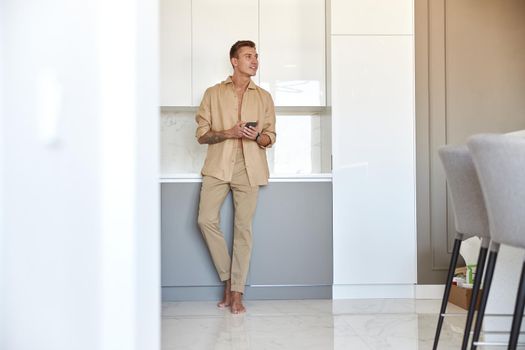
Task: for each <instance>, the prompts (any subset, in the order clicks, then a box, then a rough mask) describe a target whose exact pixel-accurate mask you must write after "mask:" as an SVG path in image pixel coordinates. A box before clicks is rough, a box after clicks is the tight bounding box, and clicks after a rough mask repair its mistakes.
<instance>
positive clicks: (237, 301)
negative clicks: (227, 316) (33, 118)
mask: <svg viewBox="0 0 525 350" xmlns="http://www.w3.org/2000/svg"><path fill="white" fill-rule="evenodd" d="M231 304H232V305H231V310H232V314H242V313H243V312H246V308H245V307H244V305H243V304H242V293H240V292H231Z"/></svg>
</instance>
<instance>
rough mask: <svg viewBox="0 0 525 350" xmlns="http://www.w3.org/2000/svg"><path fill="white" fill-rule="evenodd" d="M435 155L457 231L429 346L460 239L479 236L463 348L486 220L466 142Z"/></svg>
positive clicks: (445, 300) (483, 251) (440, 324)
mask: <svg viewBox="0 0 525 350" xmlns="http://www.w3.org/2000/svg"><path fill="white" fill-rule="evenodd" d="M439 156H440V158H441V162H442V163H443V167H444V169H445V175H446V178H447V182H448V187H449V190H450V196H451V198H452V206H453V208H454V219H455V226H456V232H457V234H456V238H455V240H454V249H453V250H452V258H451V260H450V266H449V269H448V275H447V282H446V285H445V293H444V294H443V300H442V301H441V310H440V313H439V319H438V324H437V328H436V335H435V337H434V346H433V349H434V350H436V349H437V346H438V342H439V336H440V333H441V328H442V327H443V320H444V317H445V315H446V313H445V312H446V307H447V303H448V298H449V295H450V289H451V286H452V278H453V277H454V270H455V267H456V264H457V260H458V255H459V249H460V247H461V242H462V241H463V240H465V239H467V238H469V237H472V236H479V237H480V238H481V249H480V252H479V257H478V265H477V268H476V271H477V273H476V278H475V280H474V285H473V288H472V299H471V301H470V305H469V309H468V313H467V321H466V325H465V332H464V334H463V343H462V349H467V346H468V339H469V336H470V329H471V327H472V322H473V319H474V313H475V309H476V301H477V299H478V294H479V289H480V285H481V278H482V276H483V270H484V264H485V260H486V256H487V250H488V246H489V244H490V235H489V224H488V218H487V211H486V209H485V202H484V200H483V194H482V192H481V186H480V184H479V181H478V176H477V173H476V168H475V166H474V163H473V161H472V157H471V155H470V152H469V150H468V148H467V146H444V147H442V148H440V149H439Z"/></svg>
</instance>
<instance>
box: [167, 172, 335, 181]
mask: <svg viewBox="0 0 525 350" xmlns="http://www.w3.org/2000/svg"><path fill="white" fill-rule="evenodd" d="M159 180H160V183H192V182H202V176H201V175H200V174H165V175H161V176H160V179H159ZM269 181H270V182H332V174H304V175H273V176H270V180H269Z"/></svg>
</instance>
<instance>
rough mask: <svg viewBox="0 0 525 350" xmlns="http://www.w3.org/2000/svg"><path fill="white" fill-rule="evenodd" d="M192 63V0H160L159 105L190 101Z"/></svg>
mask: <svg viewBox="0 0 525 350" xmlns="http://www.w3.org/2000/svg"><path fill="white" fill-rule="evenodd" d="M191 65H192V59H191V0H161V2H160V72H161V74H160V104H161V106H190V105H191V104H192V99H191Z"/></svg>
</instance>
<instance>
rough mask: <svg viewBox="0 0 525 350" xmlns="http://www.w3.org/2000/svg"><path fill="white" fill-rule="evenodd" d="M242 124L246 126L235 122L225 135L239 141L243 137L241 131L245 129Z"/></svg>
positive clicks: (241, 122)
mask: <svg viewBox="0 0 525 350" xmlns="http://www.w3.org/2000/svg"><path fill="white" fill-rule="evenodd" d="M244 124H246V122H243V121H240V122H237V124H235V126H234V127H233V128H231V129H228V130H226V133H227V134H228V135H230V137H229V138H231V139H240V138H241V137H243V130H244V129H245V127H244Z"/></svg>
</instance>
